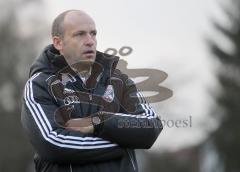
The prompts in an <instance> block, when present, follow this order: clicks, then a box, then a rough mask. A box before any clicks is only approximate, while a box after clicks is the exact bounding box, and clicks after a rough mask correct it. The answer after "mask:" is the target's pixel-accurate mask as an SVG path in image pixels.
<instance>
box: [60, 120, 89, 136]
mask: <svg viewBox="0 0 240 172" xmlns="http://www.w3.org/2000/svg"><path fill="white" fill-rule="evenodd" d="M65 128H67V129H70V130H74V131H79V132H81V133H84V134H88V133H93V132H94V127H93V125H92V120H91V118H89V117H88V118H76V119H70V120H68V121H67V122H66V123H65Z"/></svg>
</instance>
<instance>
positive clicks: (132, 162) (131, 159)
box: [127, 150, 136, 171]
mask: <svg viewBox="0 0 240 172" xmlns="http://www.w3.org/2000/svg"><path fill="white" fill-rule="evenodd" d="M127 153H128V156H129V158H130V161H131V164H132V166H133V170H134V171H136V166H135V164H134V160H133V157H132V155H131V153H130V152H129V151H128V150H127Z"/></svg>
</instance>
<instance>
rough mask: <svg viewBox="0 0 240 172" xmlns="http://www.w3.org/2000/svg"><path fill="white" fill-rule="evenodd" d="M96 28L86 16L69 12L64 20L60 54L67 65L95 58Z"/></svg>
mask: <svg viewBox="0 0 240 172" xmlns="http://www.w3.org/2000/svg"><path fill="white" fill-rule="evenodd" d="M96 34H97V31H96V27H95V23H94V21H93V20H92V19H91V18H90V17H89V16H88V15H86V14H82V13H79V12H76V11H75V12H70V13H68V14H67V15H66V17H65V19H64V37H63V39H62V46H61V47H62V48H61V49H60V53H61V54H62V55H63V56H64V57H65V59H66V61H67V63H68V64H69V65H72V64H75V63H78V62H80V61H82V60H83V61H89V62H93V61H95V58H96V46H97V40H96Z"/></svg>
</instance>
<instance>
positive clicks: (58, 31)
mask: <svg viewBox="0 0 240 172" xmlns="http://www.w3.org/2000/svg"><path fill="white" fill-rule="evenodd" d="M76 18H83V19H87V20H89V21H90V22H92V23H94V21H93V19H92V18H91V17H90V16H89V15H88V14H87V13H85V12H84V11H81V10H67V11H64V12H63V13H61V14H59V15H58V16H57V17H56V18H55V19H54V21H53V24H52V37H54V36H58V37H60V38H63V37H64V31H65V26H66V25H68V24H71V23H72V22H74V19H76ZM75 21H76V20H75ZM94 24H95V23H94Z"/></svg>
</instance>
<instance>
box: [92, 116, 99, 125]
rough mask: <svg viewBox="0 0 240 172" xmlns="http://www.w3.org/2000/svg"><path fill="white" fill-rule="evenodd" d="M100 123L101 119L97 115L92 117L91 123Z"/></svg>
mask: <svg viewBox="0 0 240 172" xmlns="http://www.w3.org/2000/svg"><path fill="white" fill-rule="evenodd" d="M100 123H101V119H100V118H99V116H94V117H92V125H99V124H100Z"/></svg>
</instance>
